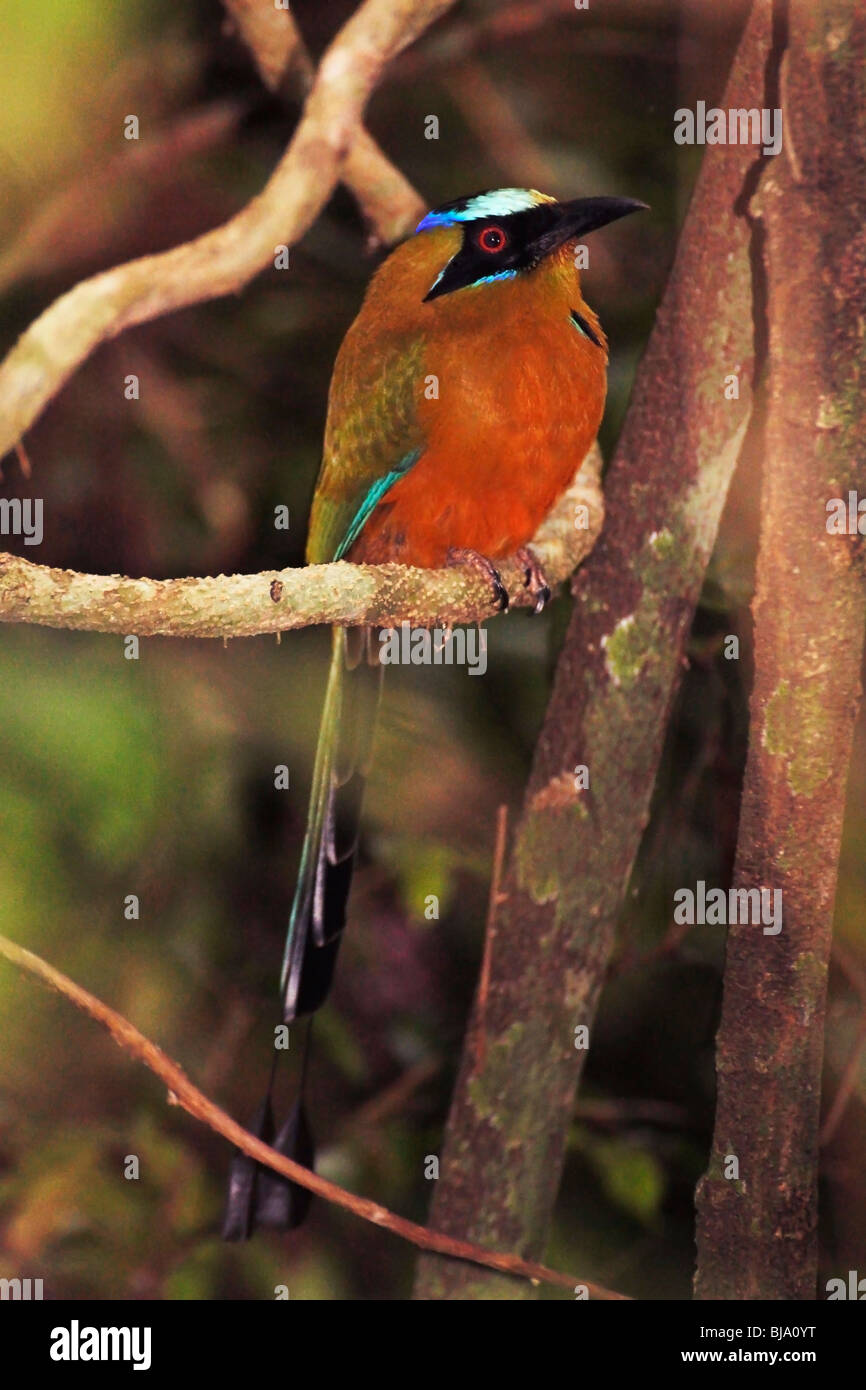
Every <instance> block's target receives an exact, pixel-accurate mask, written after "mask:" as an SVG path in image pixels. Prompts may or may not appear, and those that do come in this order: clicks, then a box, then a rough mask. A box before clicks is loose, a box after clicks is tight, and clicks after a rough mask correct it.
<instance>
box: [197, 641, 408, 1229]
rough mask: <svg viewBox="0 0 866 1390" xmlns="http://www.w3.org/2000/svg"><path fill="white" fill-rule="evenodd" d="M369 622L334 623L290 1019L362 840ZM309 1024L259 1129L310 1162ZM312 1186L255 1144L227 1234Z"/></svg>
mask: <svg viewBox="0 0 866 1390" xmlns="http://www.w3.org/2000/svg"><path fill="white" fill-rule="evenodd" d="M371 636H372V635H371V633H370V632H369V631H368V630H367V629H361V628H358V629H351V630H348V631H347V630H346V629H343V628H335V629H334V634H333V655H332V657H331V669H330V673H329V675H328V688H327V693H326V695H325V705H324V709H323V711H322V723H321V726H320V729H319V743H318V747H317V749H316V762H315V766H314V769H313V786H312V791H311V792H310V810H309V815H308V818H307V831H306V835H305V836H304V847H303V850H302V852H301V865H300V869H299V871H298V883H297V887H296V889H295V898H294V902H293V903H292V912H291V917H290V919H289V931H288V936H287V938H286V950H285V955H284V957H283V974H282V981H281V986H280V987H281V991H282V996H283V1016H284V1018H285V1021H286V1022H287V1023H290V1022H291V1021H292V1020H293V1019H295V1018H299V1017H300V1016H301V1015H302V1014H312V1013H314V1012H315V1010H316V1009H318V1008H319V1007H320V1005H321V1004H322V1003H323V1002H324V1000H325V998H326V996H327V993H328V990H329V988H330V985H331V978H332V976H333V973H334V964H335V961H336V957H337V951H338V949H339V945H340V935H341V933H342V931H343V928H344V926H345V925H346V902H347V899H348V896H349V885H350V883H351V878H352V864H353V861H354V857H355V849H356V847H357V843H358V824H359V818H360V812H361V799H362V797H363V793H364V782H365V779H366V774H367V772H368V771H369V764H370V754H371V751H372V745H373V734H374V730H375V724H376V714H377V710H378V704H379V694H380V691H381V685H382V667H381V666H380V665H379V663H378V661H377V660H376V659H375V649H374V646H373V643H372V640H371ZM309 1040H310V1039H309V1026H308V1030H307V1036H306V1040H305V1044H304V1053H303V1063H302V1068H301V1075H300V1080H299V1084H298V1091H297V1096H296V1099H295V1101H294V1104H293V1105H292V1107H291V1109H290V1111H289V1114H288V1116H287V1118H286V1120H285V1123H284V1124H283V1125H282V1127H281V1128H280V1130H279V1132H275V1131H276V1125H275V1123H274V1115H273V1105H272V1092H273V1088H274V1082H275V1079H276V1070H277V1056H278V1054H277V1053H276V1052H275V1053H274V1061H273V1065H272V1067H271V1074H270V1080H269V1082H268V1089H267V1093H266V1095H265V1099H264V1101H263V1102H262V1105H261V1106H260V1107H259V1110H258V1111H257V1113H256V1116H255V1118H254V1120H253V1123H252V1126H251V1128H252V1130H253V1133H254V1134H256V1135H258V1137H259V1138H261V1139H264V1140H265V1142H266V1143H269V1144H271V1145H272V1146H273V1147H274V1148H275V1149H276V1150H277V1151H278V1152H279V1153H281V1154H285V1155H286V1157H287V1158H293V1159H295V1160H296V1162H298V1163H302V1164H303V1165H304V1167H307V1168H311V1167H312V1166H313V1160H314V1153H313V1140H312V1136H311V1134H310V1129H309V1125H308V1124H307V1117H306V1112H305V1109H304V1084H305V1079H306V1074H307V1061H308V1056H309ZM309 1205H310V1193H309V1192H308V1191H307V1190H306V1189H305V1188H302V1187H299V1186H298V1185H297V1184H296V1183H293V1182H291V1181H290V1180H289V1179H287V1178H283V1177H280V1176H279V1175H277V1174H275V1173H274V1172H272V1171H271V1170H270V1169H269V1168H265V1167H263V1166H262V1165H261V1164H259V1163H257V1162H256V1161H255V1160H254V1159H251V1158H249V1157H248V1156H247V1155H246V1154H243V1153H237V1154H236V1155H235V1157H234V1159H233V1161H232V1166H231V1172H230V1175H229V1188H228V1194H227V1201H226V1210H225V1217H224V1221H223V1238H224V1239H225V1240H248V1239H249V1237H250V1236H251V1235H252V1234H253V1232H254V1231H256V1230H258V1229H260V1228H262V1227H268V1228H270V1229H272V1230H281V1231H289V1230H292V1229H293V1228H294V1227H295V1226H299V1225H300V1224H301V1222H302V1221H303V1220H304V1218H305V1216H306V1214H307V1209H308V1207H309Z"/></svg>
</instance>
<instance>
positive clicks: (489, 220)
mask: <svg viewBox="0 0 866 1390" xmlns="http://www.w3.org/2000/svg"><path fill="white" fill-rule="evenodd" d="M643 208H646V203H639V202H636V201H635V199H634V198H573V199H571V200H570V201H569V202H565V203H559V202H557V200H556V199H555V198H550V197H548V195H547V194H546V193H538V192H537V191H536V190H535V189H534V188H497V189H494V190H492V191H491V192H489V193H475V194H473V195H472V196H471V197H466V198H457V199H456V200H455V201H454V202H453V203H444V204H443V205H442V207H438V208H434V209H433V211H432V212H428V213H427V216H426V217H425V218H423V220H422V221H421V222H419V224H418V227H417V229H416V234H417V235H420V236H423V235H425V234H426V233H428V232H431V231H435V230H437V229H438V228H441V227H449V228H452V229H454V230H455V231H459V232H460V234H461V240H460V243H459V245H458V249H457V250H456V252H455V253H454V254H453V255H452V256H451V257H450V259H449V260H448V261H447V263H446V264H445V265H444V266H443V268H442V269H441V270H440V271H439V274H438V275H437V276H436V279H435V280H434V281H433V283H432V285H431V286H430V289H429V290H428V292H427V294H426V295H425V296H424V299H425V302H426V301H427V300H431V299H438V298H439V297H440V296H441V295H445V294H452V293H453V292H454V291H455V290H463V289H468V288H469V287H470V286H472V285H484V284H488V283H490V282H491V281H494V280H505V279H512V278H514V277H515V276H518V275H523V274H526V273H528V272H530V271H532V270H534V269H535V268H536V266H538V265H540V264H541V262H542V261H544V260H546V259H547V258H548V257H550V256H551V254H552V253H553V252H555V251H557V250H559V249H560V248H562V247H564V246H565V245H566V243H567V242H570V241H575V240H576V239H578V238H579V237H583V236H586V235H587V233H588V232H593V231H595V230H596V229H597V228H598V227H604V226H606V225H607V223H608V222H615V221H616V220H617V218H619V217H625V216H627V214H628V213H630V212H638V211H640V210H641V209H643Z"/></svg>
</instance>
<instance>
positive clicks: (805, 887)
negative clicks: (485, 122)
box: [696, 0, 866, 1299]
mask: <svg viewBox="0 0 866 1390" xmlns="http://www.w3.org/2000/svg"><path fill="white" fill-rule="evenodd" d="M789 24H790V35H789V45H788V48H787V50H786V59H785V68H784V71H783V83H782V100H783V106H784V121H785V146H784V153H783V156H782V157H781V158H779V159H777V160H774V161H772V162H771V163H770V164H769V165H768V167H767V170H766V172H765V173H764V175H763V177H762V179H761V181H760V184H759V186H758V191H757V194H756V196H755V197H753V199H752V204H751V210H752V213H753V215H754V216H755V217H757V218H758V219H760V222H761V224H762V226H763V228H764V232H765V254H764V264H765V267H766V274H767V292H768V308H769V325H770V338H769V380H768V406H767V416H766V424H765V450H764V476H763V489H762V498H761V518H762V528H761V539H760V550H759V555H758V565H757V581H756V595H755V602H754V617H755V684H754V690H753V692H752V701H751V732H750V741H749V754H748V761H747V766H746V776H745V784H744V789H743V805H742V812H741V816H740V827H739V843H738V847H737V859H736V866H735V873H734V878H735V883H736V884H737V885H738V886H739V887H742V888H746V889H755V888H757V889H762V888H763V889H768V890H769V891H770V892H771V893H776V892H779V893H781V916H782V925H781V931H779V932H778V934H775V935H773V934H768V935H765V934H764V932H763V930H762V927H761V925H759V924H758V925H744V924H735V925H732V926H731V927H730V929H729V935H728V952H727V963H726V969H725V992H724V1003H723V1011H722V1022H721V1029H720V1032H719V1037H718V1062H717V1069H718V1078H719V1096H718V1109H717V1113H716V1125H715V1135H714V1140H713V1152H712V1158H711V1165H710V1170H709V1172H708V1173H707V1176H706V1177H705V1178H704V1179H703V1181H702V1183H701V1186H700V1189H699V1198H698V1218H699V1219H698V1254H699V1263H698V1275H697V1280H696V1293H697V1296H698V1297H699V1298H725V1299H731V1298H734V1299H756V1298H758V1299H767V1298H783V1299H813V1298H815V1297H816V1275H817V1197H818V1185H817V1177H818V1126H819V1109H820V1100H821V1065H822V1053H823V1034H824V1017H825V1007H826V987H827V971H828V965H829V956H830V941H831V931H832V922H833V903H834V897H835V892H836V876H837V869H838V861H839V850H840V842H841V834H842V821H843V815H844V809H845V782H846V774H847V769H848V764H849V760H850V756H851V745H852V738H853V732H854V722H855V718H856V714H857V710H858V706H859V701H860V663H861V659H862V654H863V635H864V625H866V585H864V569H863V556H862V540H861V539H860V538H859V537H858V536H857V535H856V533H855V534H854V535H851V534H844V533H843V534H834V533H828V530H827V522H828V513H827V503H828V502H829V501H830V500H831V499H833V498H839V499H840V500H844V504H845V508H846V510H847V505H848V491H849V488H850V489H854V490H855V491H856V492H857V494H858V495H859V496H860V497H864V496H866V461H864V456H863V441H864V439H866V395H864V385H866V381H864V377H866V352H864V346H866V344H864V329H863V319H862V314H863V303H864V292H866V231H864V228H866V186H864V180H863V167H864V164H863V161H864V156H866V116H864V110H863V103H862V97H861V94H862V90H863V83H864V80H866V15H864V13H863V10H862V6H860V5H859V4H858V3H857V0H833V3H832V4H829V3H824V2H823V0H822V3H818V4H816V3H815V0H793V3H792V4H791V7H790V12H789ZM804 323H805V324H808V325H809V331H808V332H807V333H804V332H803V325H804ZM732 1160H736V1163H737V1165H738V1168H737V1169H736V1170H734V1168H733V1167H732V1162H731V1161H732Z"/></svg>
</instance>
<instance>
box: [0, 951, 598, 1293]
mask: <svg viewBox="0 0 866 1390" xmlns="http://www.w3.org/2000/svg"><path fill="white" fill-rule="evenodd" d="M0 955H3V956H5V957H6V959H7V960H9V961H11V962H12V964H13V965H16V966H18V967H19V969H21V970H26V971H27V972H28V973H29V974H31V975H35V976H36V977H37V979H40V980H41V981H42V982H43V983H44V984H47V985H50V987H51V988H52V989H56V990H58V991H59V993H60V994H62V995H64V996H65V997H66V998H67V999H69V1000H70V1001H71V1002H72V1003H73V1004H75V1006H76V1007H77V1008H79V1009H81V1010H82V1011H83V1012H84V1013H86V1014H89V1016H90V1017H91V1018H92V1019H95V1021H96V1022H97V1023H99V1024H101V1025H102V1027H103V1028H106V1029H107V1030H108V1032H109V1033H110V1034H111V1036H112V1038H113V1039H114V1041H115V1042H116V1043H117V1045H118V1047H121V1048H122V1049H123V1050H124V1051H125V1052H128V1053H129V1054H130V1055H131V1056H132V1057H134V1058H135V1059H136V1060H137V1061H139V1062H143V1063H144V1065H145V1066H146V1067H147V1068H149V1070H150V1071H152V1072H153V1073H154V1075H155V1076H158V1077H159V1079H160V1081H162V1082H164V1083H165V1085H166V1086H167V1087H168V1089H169V1102H170V1103H171V1104H173V1105H180V1106H181V1107H182V1108H183V1109H184V1110H186V1112H187V1113H188V1114H189V1115H192V1117H193V1119H196V1120H201V1121H202V1123H203V1124H206V1125H208V1126H209V1128H210V1129H212V1130H214V1131H215V1132H216V1133H217V1134H221V1135H222V1137H223V1138H224V1139H227V1140H228V1141H229V1143H231V1144H234V1145H235V1147H236V1148H238V1149H240V1150H241V1152H242V1153H245V1154H248V1155H249V1157H250V1158H253V1159H256V1160H257V1161H258V1162H259V1163H264V1164H265V1165H266V1166H267V1167H268V1168H272V1169H273V1170H274V1172H276V1173H281V1174H282V1175H283V1176H284V1177H286V1178H291V1180H292V1182H296V1183H298V1184H299V1186H301V1187H306V1188H308V1189H309V1191H310V1192H314V1193H315V1194H316V1195H317V1196H318V1197H321V1198H323V1199H324V1200H325V1201H327V1202H331V1203H333V1204H334V1206H338V1207H343V1208H344V1210H346V1211H350V1212H352V1213H353V1215H355V1216H359V1217H361V1219H362V1220H363V1221H370V1222H372V1224H373V1225H374V1226H381V1227H383V1228H384V1229H385V1230H386V1231H390V1232H391V1233H392V1235H395V1236H399V1237H400V1238H401V1239H402V1240H407V1241H409V1242H410V1243H411V1244H412V1245H417V1246H420V1247H421V1248H422V1249H424V1250H435V1251H438V1252H439V1253H440V1254H444V1255H450V1256H452V1257H453V1258H454V1259H459V1260H471V1261H472V1262H473V1263H474V1264H480V1265H484V1266H485V1267H486V1268H489V1269H496V1270H499V1271H501V1272H503V1273H505V1274H511V1275H516V1276H518V1277H520V1278H523V1279H531V1280H532V1281H533V1282H535V1283H546V1284H555V1285H556V1286H557V1287H558V1288H564V1289H573V1288H574V1287H575V1286H576V1284H577V1283H578V1282H582V1283H583V1285H584V1286H585V1287H586V1289H587V1291H588V1293H589V1296H590V1298H597V1299H617V1300H619V1299H624V1295H623V1294H618V1293H614V1292H612V1291H611V1290H610V1289H605V1288H603V1287H602V1286H601V1285H600V1284H591V1283H589V1282H588V1281H587V1280H582V1281H578V1280H577V1279H575V1277H574V1276H573V1275H570V1274H564V1273H562V1272H561V1271H559V1270H556V1269H548V1268H547V1266H546V1265H542V1264H536V1263H535V1262H534V1261H532V1260H522V1259H520V1257H519V1256H518V1255H509V1254H506V1253H503V1252H500V1251H495V1250H485V1249H483V1248H482V1247H480V1246H476V1245H472V1244H470V1243H469V1242H468V1241H465V1240H452V1239H451V1238H450V1237H449V1236H444V1235H440V1234H439V1233H438V1232H436V1231H428V1230H426V1229H425V1228H424V1227H423V1226H418V1225H416V1223H415V1222H414V1221H407V1220H405V1219H404V1218H403V1217H402V1216H397V1215H396V1213H395V1212H392V1211H389V1210H388V1208H387V1207H383V1206H380V1205H379V1203H378V1202H371V1201H370V1200H369V1199H368V1198H366V1197H357V1196H355V1194H354V1193H352V1192H347V1191H346V1190H345V1188H342V1187H338V1186H337V1184H336V1183H333V1182H329V1181H328V1180H327V1178H322V1177H319V1175H318V1173H313V1172H311V1171H310V1169H309V1168H304V1167H302V1166H301V1164H299V1163H294V1162H293V1161H292V1160H291V1159H290V1158H285V1157H284V1155H283V1154H280V1153H277V1151H276V1149H272V1148H270V1146H269V1145H268V1144H265V1143H263V1142H262V1140H261V1139H257V1138H256V1136H255V1135H254V1134H250V1133H249V1131H248V1130H245V1129H244V1128H243V1127H242V1126H241V1125H239V1124H238V1123H237V1122H236V1121H235V1120H233V1119H232V1118H231V1116H230V1115H227V1114H226V1113H225V1111H224V1110H221V1109H220V1108H219V1106H218V1105H214V1103H213V1101H211V1100H208V1098H207V1096H206V1095H204V1094H203V1093H202V1092H201V1091H200V1090H199V1089H198V1087H197V1086H194V1085H193V1084H192V1082H191V1081H190V1080H188V1078H187V1076H186V1075H185V1073H184V1071H183V1070H182V1068H181V1067H179V1066H178V1065H177V1063H176V1062H172V1060H171V1059H170V1058H169V1057H167V1056H166V1055H165V1053H164V1052H163V1051H162V1048H160V1047H157V1045H156V1043H153V1042H151V1041H150V1039H149V1038H146V1037H145V1036H144V1034H143V1033H140V1032H139V1031H138V1029H137V1028H136V1027H135V1026H134V1024H132V1023H130V1022H129V1020H128V1019H126V1018H124V1017H123V1015H122V1014H119V1013H117V1012H116V1011H115V1010H114V1009H112V1008H109V1006H108V1005H107V1004H104V1003H103V1002H102V1000H101V999H97V998H96V996H95V995H93V994H91V993H90V992H89V991H88V990H86V989H82V987H81V985H78V984H76V983H75V981H74V980H70V978H69V976H68V975H64V974H62V973H61V971H59V970H55V968H54V967H53V966H52V965H49V964H48V962H47V961H44V960H42V958H41V957H40V956H37V955H34V954H33V952H32V951H27V950H25V949H24V947H23V946H19V945H17V944H16V943H15V942H14V941H10V940H8V938H7V937H5V936H0Z"/></svg>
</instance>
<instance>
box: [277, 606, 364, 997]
mask: <svg viewBox="0 0 866 1390" xmlns="http://www.w3.org/2000/svg"><path fill="white" fill-rule="evenodd" d="M381 684H382V667H381V666H380V665H379V664H378V662H377V661H376V660H375V653H374V649H373V646H372V643H371V641H370V634H369V632H368V630H367V629H363V628H356V629H348V630H347V629H346V628H334V632H333V652H332V656H331V669H330V673H329V676H328V688H327V692H326V695H325V705H324V709H323V711H322V722H321V726H320V729H319V743H318V747H317V749H316V762H315V766H314V769H313V784H312V789H311V792H310V809H309V813H308V816H307V831H306V835H305V836H304V846H303V850H302V852H301V864H300V868H299V870H298V882H297V887H296V889H295V897H294V902H293V903H292V912H291V917H290V918H289V930H288V935H287V937H286V949H285V953H284V955H283V971H282V978H281V982H280V988H281V991H282V995H283V1016H284V1018H285V1020H286V1022H287V1023H289V1022H291V1020H292V1019H294V1018H298V1017H300V1016H301V1015H303V1014H310V1013H314V1012H315V1010H316V1009H318V1008H319V1007H320V1005H321V1004H322V1003H323V1002H324V1000H325V998H326V996H327V994H328V990H329V989H330V986H331V979H332V977H333V973H334V964H335V961H336V957H337V951H338V949H339V945H340V935H341V933H342V931H343V928H344V927H345V925H346V902H347V899H348V896H349V886H350V883H351V879H352V867H353V862H354V857H355V850H356V848H357V843H358V825H359V820H360V813H361V800H362V797H363V794H364V783H365V781H366V776H367V773H368V772H369V765H370V754H371V751H372V744H373V733H374V729H375V723H376V713H377V709H378V703H379V694H380V690H381Z"/></svg>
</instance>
